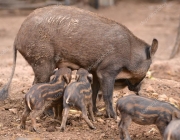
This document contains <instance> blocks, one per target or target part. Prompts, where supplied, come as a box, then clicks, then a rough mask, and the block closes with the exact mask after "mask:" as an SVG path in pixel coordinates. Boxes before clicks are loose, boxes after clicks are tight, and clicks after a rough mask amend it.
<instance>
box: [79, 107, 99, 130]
mask: <svg viewBox="0 0 180 140" xmlns="http://www.w3.org/2000/svg"><path fill="white" fill-rule="evenodd" d="M81 111H82V117H83V119H84V120H85V122H86V123H87V124H88V125H89V127H90V128H91V129H96V127H94V125H93V124H92V123H91V121H90V120H89V118H88V116H87V110H86V106H85V104H83V105H82V106H81Z"/></svg>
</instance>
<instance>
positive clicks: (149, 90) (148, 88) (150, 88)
mask: <svg viewBox="0 0 180 140" xmlns="http://www.w3.org/2000/svg"><path fill="white" fill-rule="evenodd" d="M146 92H149V93H154V92H155V90H154V88H153V87H152V86H148V87H147V88H146Z"/></svg>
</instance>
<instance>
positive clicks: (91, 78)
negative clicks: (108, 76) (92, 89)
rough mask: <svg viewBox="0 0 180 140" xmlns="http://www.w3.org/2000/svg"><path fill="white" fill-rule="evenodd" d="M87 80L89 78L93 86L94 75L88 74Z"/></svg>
mask: <svg viewBox="0 0 180 140" xmlns="http://www.w3.org/2000/svg"><path fill="white" fill-rule="evenodd" d="M87 78H88V80H89V82H90V83H91V84H93V75H92V74H88V76H87Z"/></svg>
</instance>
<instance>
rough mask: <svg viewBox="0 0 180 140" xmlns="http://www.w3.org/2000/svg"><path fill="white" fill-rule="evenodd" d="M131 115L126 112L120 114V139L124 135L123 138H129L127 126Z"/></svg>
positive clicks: (128, 139) (127, 139) (126, 139)
mask: <svg viewBox="0 0 180 140" xmlns="http://www.w3.org/2000/svg"><path fill="white" fill-rule="evenodd" d="M131 121H132V119H131V117H130V116H129V115H126V114H123V113H122V114H121V121H120V122H119V125H118V126H119V130H120V139H122V140H123V139H124V136H125V140H131V138H130V135H129V132H128V127H129V125H130V124H131Z"/></svg>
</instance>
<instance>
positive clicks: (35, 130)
mask: <svg viewBox="0 0 180 140" xmlns="http://www.w3.org/2000/svg"><path fill="white" fill-rule="evenodd" d="M30 131H31V132H36V133H40V132H39V131H38V130H37V128H35V127H31V129H30Z"/></svg>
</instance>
